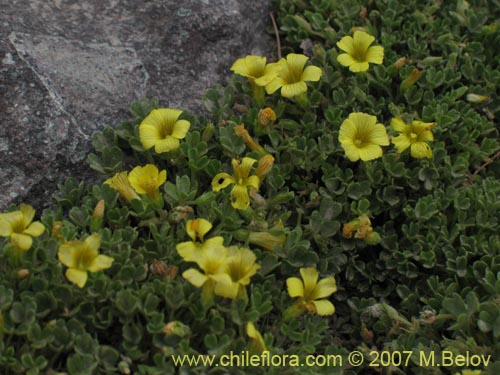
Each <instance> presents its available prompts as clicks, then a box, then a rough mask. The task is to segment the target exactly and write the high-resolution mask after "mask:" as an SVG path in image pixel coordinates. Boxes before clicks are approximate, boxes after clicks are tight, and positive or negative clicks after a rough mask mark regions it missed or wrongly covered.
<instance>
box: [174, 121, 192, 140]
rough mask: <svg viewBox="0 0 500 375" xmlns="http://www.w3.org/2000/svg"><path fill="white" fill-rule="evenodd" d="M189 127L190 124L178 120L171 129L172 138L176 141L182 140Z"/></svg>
mask: <svg viewBox="0 0 500 375" xmlns="http://www.w3.org/2000/svg"><path fill="white" fill-rule="evenodd" d="M190 127H191V123H190V122H189V121H187V120H179V121H177V122H176V123H175V124H174V128H173V129H172V137H174V138H177V139H183V138H184V137H186V134H187V132H188V130H189V128H190Z"/></svg>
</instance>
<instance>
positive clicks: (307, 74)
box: [302, 65, 323, 82]
mask: <svg viewBox="0 0 500 375" xmlns="http://www.w3.org/2000/svg"><path fill="white" fill-rule="evenodd" d="M322 74H323V71H322V70H321V69H320V68H318V67H317V66H312V65H311V66H308V67H306V68H305V69H304V71H303V72H302V81H313V82H316V81H319V80H320V78H321V75H322Z"/></svg>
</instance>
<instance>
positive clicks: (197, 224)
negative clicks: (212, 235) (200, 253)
mask: <svg viewBox="0 0 500 375" xmlns="http://www.w3.org/2000/svg"><path fill="white" fill-rule="evenodd" d="M210 229H212V224H211V223H210V222H209V221H208V220H205V219H201V218H199V219H194V220H188V222H187V223H186V232H187V234H188V236H189V237H191V239H192V240H193V241H196V238H197V237H198V238H199V239H200V240H201V241H203V237H204V236H205V234H207V233H208V232H209V231H210Z"/></svg>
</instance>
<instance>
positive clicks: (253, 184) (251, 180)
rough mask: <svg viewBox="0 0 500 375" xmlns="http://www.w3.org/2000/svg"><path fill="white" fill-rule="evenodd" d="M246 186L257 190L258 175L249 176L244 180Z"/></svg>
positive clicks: (258, 183)
mask: <svg viewBox="0 0 500 375" xmlns="http://www.w3.org/2000/svg"><path fill="white" fill-rule="evenodd" d="M246 184H247V186H251V187H253V188H254V189H256V190H259V185H260V178H259V177H258V176H250V177H248V178H247V181H246Z"/></svg>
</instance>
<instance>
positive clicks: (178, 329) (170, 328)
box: [163, 321, 191, 337]
mask: <svg viewBox="0 0 500 375" xmlns="http://www.w3.org/2000/svg"><path fill="white" fill-rule="evenodd" d="M163 333H164V334H166V335H176V336H179V337H186V336H188V335H189V334H190V333H191V329H190V328H189V327H188V326H187V325H185V324H183V323H181V322H179V321H173V322H169V323H167V325H166V326H165V327H164V328H163Z"/></svg>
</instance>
